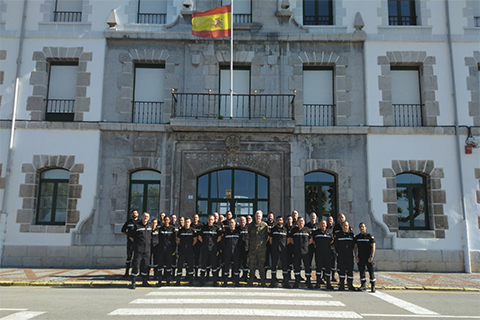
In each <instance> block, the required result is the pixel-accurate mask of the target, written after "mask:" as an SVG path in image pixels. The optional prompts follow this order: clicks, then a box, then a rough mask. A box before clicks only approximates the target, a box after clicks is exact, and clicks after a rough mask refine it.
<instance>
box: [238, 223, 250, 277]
mask: <svg viewBox="0 0 480 320" xmlns="http://www.w3.org/2000/svg"><path fill="white" fill-rule="evenodd" d="M238 228H239V229H240V243H239V246H240V269H242V279H241V280H242V281H248V270H249V267H248V225H247V218H246V217H245V216H241V217H240V222H239V224H238Z"/></svg>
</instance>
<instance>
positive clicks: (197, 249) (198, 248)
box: [193, 242, 202, 268]
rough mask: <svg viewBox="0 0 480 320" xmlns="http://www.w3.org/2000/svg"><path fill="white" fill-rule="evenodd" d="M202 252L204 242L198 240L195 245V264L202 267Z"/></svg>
mask: <svg viewBox="0 0 480 320" xmlns="http://www.w3.org/2000/svg"><path fill="white" fill-rule="evenodd" d="M201 252H202V243H201V242H198V243H196V244H195V245H194V246H193V266H194V267H195V268H199V267H200V265H201V264H200V256H201Z"/></svg>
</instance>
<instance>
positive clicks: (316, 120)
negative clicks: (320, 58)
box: [303, 68, 335, 126]
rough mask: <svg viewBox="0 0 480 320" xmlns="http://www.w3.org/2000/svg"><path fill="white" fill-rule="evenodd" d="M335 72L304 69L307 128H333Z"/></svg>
mask: <svg viewBox="0 0 480 320" xmlns="http://www.w3.org/2000/svg"><path fill="white" fill-rule="evenodd" d="M334 109H335V105H334V103H333V70H332V69H321V68H304V70H303V110H304V111H303V116H304V121H303V122H304V124H305V125H307V126H333V125H334V117H335V110H334Z"/></svg>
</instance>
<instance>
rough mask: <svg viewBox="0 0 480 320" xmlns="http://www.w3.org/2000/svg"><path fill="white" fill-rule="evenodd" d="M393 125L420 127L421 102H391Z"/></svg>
mask: <svg viewBox="0 0 480 320" xmlns="http://www.w3.org/2000/svg"><path fill="white" fill-rule="evenodd" d="M392 107H393V119H394V126H397V127H421V126H422V108H423V105H422V104H392Z"/></svg>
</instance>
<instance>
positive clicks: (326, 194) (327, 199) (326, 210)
mask: <svg viewBox="0 0 480 320" xmlns="http://www.w3.org/2000/svg"><path fill="white" fill-rule="evenodd" d="M321 199H322V212H319V211H320V210H318V209H317V211H316V212H317V216H320V215H323V216H329V215H333V214H334V212H333V199H334V189H333V187H331V186H322V198H321Z"/></svg>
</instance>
